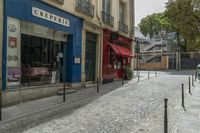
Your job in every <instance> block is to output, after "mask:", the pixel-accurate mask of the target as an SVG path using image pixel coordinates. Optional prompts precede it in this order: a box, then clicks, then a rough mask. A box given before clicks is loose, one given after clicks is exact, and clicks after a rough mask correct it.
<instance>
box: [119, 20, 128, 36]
mask: <svg viewBox="0 0 200 133" xmlns="http://www.w3.org/2000/svg"><path fill="white" fill-rule="evenodd" d="M119 31H122V32H124V33H128V25H127V24H125V23H124V22H121V21H119Z"/></svg>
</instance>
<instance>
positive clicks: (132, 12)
mask: <svg viewBox="0 0 200 133" xmlns="http://www.w3.org/2000/svg"><path fill="white" fill-rule="evenodd" d="M129 2H130V6H129V8H130V38H132V39H133V40H134V39H135V35H134V27H135V0H129ZM131 51H132V53H133V52H134V41H133V42H132V45H131ZM133 62H134V59H131V66H132V70H133V68H134V67H133V66H134V63H133Z"/></svg>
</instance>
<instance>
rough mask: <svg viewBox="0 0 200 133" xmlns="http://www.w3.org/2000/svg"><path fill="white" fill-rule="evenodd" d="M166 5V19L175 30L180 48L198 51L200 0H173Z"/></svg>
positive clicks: (199, 48) (199, 40)
mask: <svg viewBox="0 0 200 133" xmlns="http://www.w3.org/2000/svg"><path fill="white" fill-rule="evenodd" d="M166 7H167V8H166V11H165V16H166V19H167V20H168V22H169V23H170V24H171V25H172V27H173V29H174V30H175V31H176V33H177V41H178V44H179V46H180V47H181V48H182V50H183V51H200V47H199V43H200V0H174V1H171V2H169V3H168V4H167V6H166Z"/></svg>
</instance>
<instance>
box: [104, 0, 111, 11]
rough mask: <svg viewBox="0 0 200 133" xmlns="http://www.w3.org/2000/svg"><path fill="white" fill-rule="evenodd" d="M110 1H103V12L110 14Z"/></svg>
mask: <svg viewBox="0 0 200 133" xmlns="http://www.w3.org/2000/svg"><path fill="white" fill-rule="evenodd" d="M110 7H111V0H103V11H105V12H106V13H109V14H110V12H111V11H110Z"/></svg>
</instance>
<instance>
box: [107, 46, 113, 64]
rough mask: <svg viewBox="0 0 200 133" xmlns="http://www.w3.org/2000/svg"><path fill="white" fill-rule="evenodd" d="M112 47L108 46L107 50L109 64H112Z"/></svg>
mask: <svg viewBox="0 0 200 133" xmlns="http://www.w3.org/2000/svg"><path fill="white" fill-rule="evenodd" d="M112 53H113V52H112V48H109V51H108V65H109V66H112V60H113V54H112Z"/></svg>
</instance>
